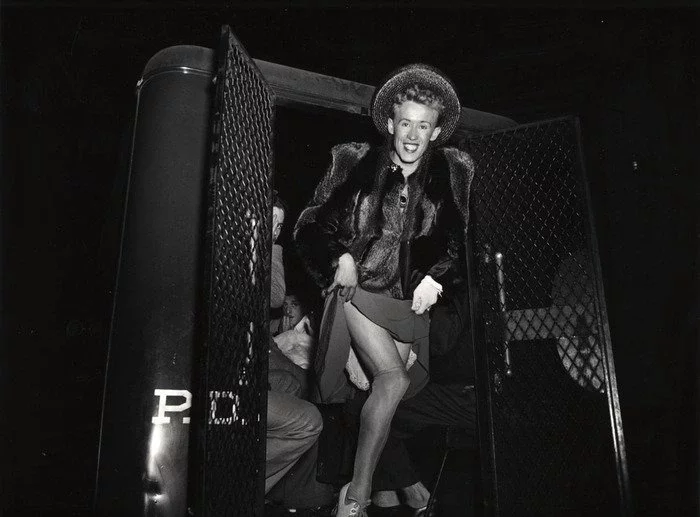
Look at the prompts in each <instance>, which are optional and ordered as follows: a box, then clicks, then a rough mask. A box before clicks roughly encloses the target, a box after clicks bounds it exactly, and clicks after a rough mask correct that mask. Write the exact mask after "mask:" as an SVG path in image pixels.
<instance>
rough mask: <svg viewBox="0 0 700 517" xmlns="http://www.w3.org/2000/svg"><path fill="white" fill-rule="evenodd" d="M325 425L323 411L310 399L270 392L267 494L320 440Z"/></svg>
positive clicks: (266, 465) (268, 397)
mask: <svg viewBox="0 0 700 517" xmlns="http://www.w3.org/2000/svg"><path fill="white" fill-rule="evenodd" d="M322 428H323V420H322V419H321V413H320V412H319V411H318V409H317V408H316V406H314V405H313V404H311V403H310V402H307V401H305V400H302V399H299V398H296V397H293V396H290V395H287V394H284V393H275V392H272V391H268V392H267V440H266V442H267V443H266V446H267V450H266V455H265V456H266V461H265V493H267V492H268V491H269V490H270V489H271V488H272V487H273V486H274V485H275V483H277V481H279V480H280V479H281V478H282V476H284V475H285V474H286V473H287V472H288V471H289V469H291V468H292V466H293V465H294V463H295V462H296V461H297V460H298V459H299V457H300V456H301V455H302V454H304V452H306V451H307V450H308V449H309V448H310V447H311V446H312V445H313V444H314V443H315V442H316V441H317V440H318V436H319V434H320V433H321V429H322Z"/></svg>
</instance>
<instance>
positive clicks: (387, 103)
mask: <svg viewBox="0 0 700 517" xmlns="http://www.w3.org/2000/svg"><path fill="white" fill-rule="evenodd" d="M416 84H417V85H418V86H420V87H421V88H426V89H428V90H431V91H432V92H434V93H436V94H437V95H439V96H440V97H441V98H442V101H443V103H444V104H445V109H444V110H443V112H442V114H441V116H440V123H439V125H440V126H441V127H442V131H441V132H440V134H439V135H438V137H437V139H436V140H435V142H434V143H435V145H439V144H443V143H445V142H446V141H447V140H448V139H449V138H450V136H451V135H452V132H453V131H454V130H455V128H456V127H457V122H458V121H459V113H460V109H461V107H460V104H459V98H458V97H457V92H456V90H455V87H454V85H453V84H452V81H450V80H449V79H448V78H447V76H445V75H444V74H443V73H442V72H441V71H440V70H438V69H437V68H435V67H433V66H430V65H426V64H423V63H414V64H411V65H406V66H402V67H401V68H398V69H397V70H394V71H393V72H392V73H391V74H389V76H388V77H387V78H386V79H385V80H384V81H383V82H382V84H381V85H380V86H378V87H377V89H376V90H375V92H374V97H373V98H372V104H371V110H372V112H371V113H372V119H373V120H374V125H375V126H377V129H378V130H379V132H380V133H382V134H383V135H388V134H389V130H388V128H387V120H388V119H390V118H392V117H393V116H394V97H395V96H396V94H397V93H399V92H401V91H403V90H405V89H406V88H408V87H410V86H413V85H416Z"/></svg>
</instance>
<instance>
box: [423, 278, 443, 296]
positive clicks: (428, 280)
mask: <svg viewBox="0 0 700 517" xmlns="http://www.w3.org/2000/svg"><path fill="white" fill-rule="evenodd" d="M421 282H425V283H426V284H428V285H430V286H432V287H434V288H435V289H436V290H437V292H438V294H439V295H442V284H441V283H439V282H436V281H435V280H434V279H433V277H432V276H430V275H425V276H424V277H423V280H421Z"/></svg>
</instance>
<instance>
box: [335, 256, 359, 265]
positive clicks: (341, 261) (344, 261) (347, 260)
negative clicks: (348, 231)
mask: <svg viewBox="0 0 700 517" xmlns="http://www.w3.org/2000/svg"><path fill="white" fill-rule="evenodd" d="M338 266H352V267H355V259H354V258H352V255H350V253H343V254H342V255H341V256H340V257H338Z"/></svg>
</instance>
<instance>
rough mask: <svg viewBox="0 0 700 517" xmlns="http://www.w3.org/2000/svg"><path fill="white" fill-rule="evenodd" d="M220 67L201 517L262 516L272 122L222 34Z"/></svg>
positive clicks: (246, 66)
mask: <svg viewBox="0 0 700 517" xmlns="http://www.w3.org/2000/svg"><path fill="white" fill-rule="evenodd" d="M219 60H220V68H219V72H218V76H217V94H216V104H215V115H214V117H215V118H214V126H213V134H214V137H213V158H212V164H213V167H212V172H211V178H210V205H209V228H208V235H207V239H208V242H209V253H210V256H209V258H208V264H209V271H208V274H207V279H206V282H207V283H208V285H207V287H206V301H205V306H206V307H205V309H206V312H207V314H208V328H207V338H206V346H207V351H206V360H205V362H206V364H205V366H204V374H203V383H202V384H203V387H204V389H203V391H204V393H203V394H202V395H201V396H202V397H203V398H206V403H205V407H206V411H205V413H206V414H204V415H202V418H203V419H204V429H205V431H204V445H203V448H204V451H203V454H204V465H203V469H204V471H203V482H204V487H203V492H202V493H201V494H200V495H201V496H203V505H201V506H200V507H202V508H203V511H204V514H205V515H207V516H216V517H218V516H224V515H245V516H249V515H257V514H258V513H259V511H260V510H261V509H262V498H263V492H264V469H265V467H264V454H265V446H264V444H265V440H264V438H265V424H266V422H265V413H266V403H267V402H266V401H267V398H266V395H267V371H266V370H267V350H268V348H267V347H268V341H269V331H268V313H269V299H270V279H269V272H268V268H269V264H270V250H271V235H272V231H271V220H270V213H271V205H270V204H271V170H272V169H271V163H272V146H271V136H272V116H273V99H272V96H271V93H270V91H269V89H268V87H267V85H266V83H265V81H264V79H263V78H262V75H261V74H260V73H259V71H258V70H257V68H256V67H255V65H254V64H253V62H252V60H251V59H250V58H249V56H248V55H247V54H246V53H245V51H244V50H243V48H242V47H241V45H240V44H239V43H238V41H237V40H236V39H235V37H234V36H233V34H232V33H231V32H230V30H229V29H228V28H224V33H223V36H222V45H221V48H220V54H219ZM200 468H202V467H201V466H200ZM200 504H202V503H200Z"/></svg>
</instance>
